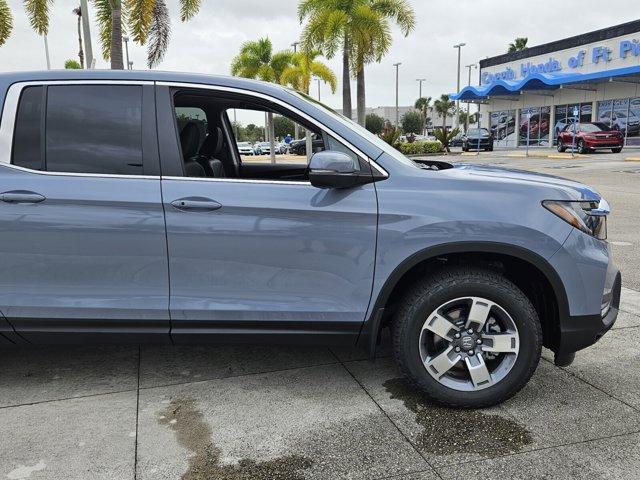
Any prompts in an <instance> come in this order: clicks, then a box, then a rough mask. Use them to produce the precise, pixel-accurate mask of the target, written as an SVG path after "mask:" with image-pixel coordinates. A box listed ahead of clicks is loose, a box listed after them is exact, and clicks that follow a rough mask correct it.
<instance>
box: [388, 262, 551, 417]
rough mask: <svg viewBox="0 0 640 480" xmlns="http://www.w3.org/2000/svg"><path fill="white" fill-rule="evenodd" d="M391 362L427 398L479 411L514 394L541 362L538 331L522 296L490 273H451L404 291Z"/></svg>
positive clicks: (463, 270)
mask: <svg viewBox="0 0 640 480" xmlns="http://www.w3.org/2000/svg"><path fill="white" fill-rule="evenodd" d="M392 335H393V347H394V356H395V359H396V362H397V363H398V365H399V366H400V368H401V370H402V371H403V372H404V373H405V375H406V376H407V377H408V378H409V379H410V380H411V381H412V382H413V383H414V384H415V386H416V387H417V388H419V389H420V390H422V391H423V392H424V393H425V394H426V395H427V396H428V397H429V398H431V399H432V400H434V401H436V402H438V403H441V404H445V405H448V406H452V407H463V408H480V407H488V406H491V405H495V404H497V403H500V402H502V401H504V400H506V399H508V398H510V397H511V396H513V395H515V394H516V393H517V392H518V391H519V390H520V389H521V388H522V387H523V386H524V385H525V384H526V383H527V382H528V381H529V379H530V378H531V375H533V372H534V371H535V369H536V367H537V365H538V362H539V360H540V352H541V347H542V330H541V326H540V321H539V319H538V315H537V313H536V310H535V309H534V307H533V305H532V304H531V302H530V301H529V299H528V298H527V297H526V295H525V294H524V293H522V291H521V290H520V289H519V288H518V287H517V286H516V285H514V284H513V283H512V282H511V281H509V280H508V279H507V278H505V277H503V276H502V275H500V274H499V273H497V272H494V271H492V270H485V269H480V268H472V267H455V268H451V269H445V270H441V271H439V272H438V273H436V274H434V275H432V276H430V277H428V278H425V279H423V280H422V281H420V282H419V283H418V284H416V285H414V287H413V288H412V289H411V290H410V291H408V292H407V294H406V295H405V297H404V298H403V300H402V303H401V307H400V308H399V309H398V311H397V313H396V316H395V318H394V321H393V324H392Z"/></svg>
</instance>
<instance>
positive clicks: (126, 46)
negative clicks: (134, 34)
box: [122, 35, 132, 70]
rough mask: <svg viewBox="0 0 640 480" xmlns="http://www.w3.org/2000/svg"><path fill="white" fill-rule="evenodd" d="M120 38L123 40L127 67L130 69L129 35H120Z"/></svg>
mask: <svg viewBox="0 0 640 480" xmlns="http://www.w3.org/2000/svg"><path fill="white" fill-rule="evenodd" d="M122 39H123V40H124V51H125V52H126V55H127V69H128V70H131V63H132V62H130V61H129V37H127V36H126V35H125V36H124V37H122Z"/></svg>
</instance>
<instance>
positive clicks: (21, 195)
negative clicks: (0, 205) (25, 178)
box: [0, 190, 45, 203]
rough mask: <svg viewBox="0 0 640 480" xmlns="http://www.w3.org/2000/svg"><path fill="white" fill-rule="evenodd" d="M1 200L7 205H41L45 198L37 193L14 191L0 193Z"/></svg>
mask: <svg viewBox="0 0 640 480" xmlns="http://www.w3.org/2000/svg"><path fill="white" fill-rule="evenodd" d="M0 200H2V201H3V202H6V203H40V202H43V201H44V200H45V197H44V196H42V195H40V194H39V193H35V192H28V191H24V190H13V191H11V192H4V193H0Z"/></svg>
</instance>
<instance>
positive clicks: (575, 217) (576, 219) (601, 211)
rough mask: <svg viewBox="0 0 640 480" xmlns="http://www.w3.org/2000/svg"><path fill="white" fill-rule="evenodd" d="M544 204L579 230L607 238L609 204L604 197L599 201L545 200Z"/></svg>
mask: <svg viewBox="0 0 640 480" xmlns="http://www.w3.org/2000/svg"><path fill="white" fill-rule="evenodd" d="M542 205H543V206H544V208H546V209H547V210H549V211H550V212H551V213H553V214H555V215H557V216H558V217H560V218H561V219H563V220H564V221H565V222H567V223H569V224H570V225H573V226H574V227H576V228H577V229H578V230H582V231H583V232H584V233H587V234H589V235H591V236H592V237H595V238H597V239H600V240H605V239H606V238H607V215H608V214H609V205H608V204H607V202H606V201H605V200H604V199H603V200H600V202H599V203H598V202H596V201H590V200H583V201H561V200H545V201H544V202H542Z"/></svg>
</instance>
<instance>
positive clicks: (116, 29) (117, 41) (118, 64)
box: [110, 5, 124, 70]
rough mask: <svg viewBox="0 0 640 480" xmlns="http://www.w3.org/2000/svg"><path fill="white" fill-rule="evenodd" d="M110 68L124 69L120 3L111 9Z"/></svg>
mask: <svg viewBox="0 0 640 480" xmlns="http://www.w3.org/2000/svg"><path fill="white" fill-rule="evenodd" d="M110 56H111V69H112V70H124V62H123V59H122V10H120V5H118V6H117V7H116V8H113V9H112V10H111V52H110Z"/></svg>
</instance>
